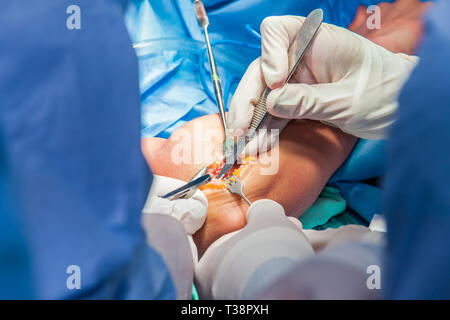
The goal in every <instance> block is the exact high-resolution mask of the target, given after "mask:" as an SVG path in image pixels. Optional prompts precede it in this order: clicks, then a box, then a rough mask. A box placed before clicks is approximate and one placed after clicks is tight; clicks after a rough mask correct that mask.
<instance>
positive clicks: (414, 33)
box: [348, 0, 432, 54]
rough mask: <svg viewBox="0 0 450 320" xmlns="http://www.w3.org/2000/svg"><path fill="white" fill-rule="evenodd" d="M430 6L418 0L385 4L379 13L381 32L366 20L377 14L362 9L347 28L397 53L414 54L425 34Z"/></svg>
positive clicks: (380, 7)
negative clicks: (372, 27)
mask: <svg viewBox="0 0 450 320" xmlns="http://www.w3.org/2000/svg"><path fill="white" fill-rule="evenodd" d="M431 5H432V3H431V2H429V1H426V2H420V1H418V0H397V1H395V2H394V3H387V2H382V3H380V4H379V5H378V7H379V9H380V21H381V28H380V29H369V28H368V26H367V19H368V17H370V16H371V15H373V14H374V12H369V13H368V12H367V7H365V6H359V7H358V10H357V12H356V15H355V19H354V20H353V22H352V23H351V24H350V26H349V27H348V28H349V29H350V30H351V31H353V32H356V33H358V34H360V35H361V36H363V37H365V38H367V39H369V40H371V41H373V42H375V43H376V44H378V45H380V46H382V47H384V48H386V49H388V50H389V51H392V52H395V53H406V54H414V53H415V52H416V48H417V46H418V44H419V43H420V40H421V38H422V34H423V28H424V26H423V15H424V14H425V13H426V11H427V10H428V8H429V7H430V6H431Z"/></svg>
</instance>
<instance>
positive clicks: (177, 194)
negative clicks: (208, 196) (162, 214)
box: [162, 174, 211, 200]
mask: <svg viewBox="0 0 450 320" xmlns="http://www.w3.org/2000/svg"><path fill="white" fill-rule="evenodd" d="M210 181H211V176H210V175H209V174H204V175H202V176H200V177H198V178H197V177H195V176H194V179H192V180H191V181H190V182H188V183H186V184H185V185H183V186H181V187H179V188H177V189H175V190H173V191H171V192H169V193H167V194H165V195H163V196H162V198H165V199H169V200H176V199H186V198H190V197H191V196H192V195H193V194H194V192H195V191H196V190H197V189H198V188H199V187H201V186H203V185H205V184H207V183H208V182H210Z"/></svg>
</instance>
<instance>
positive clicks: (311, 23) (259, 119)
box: [218, 9, 323, 179]
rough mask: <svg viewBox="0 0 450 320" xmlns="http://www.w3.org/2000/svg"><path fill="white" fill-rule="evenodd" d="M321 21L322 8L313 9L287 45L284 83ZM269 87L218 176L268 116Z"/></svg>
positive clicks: (227, 168) (289, 78) (220, 176)
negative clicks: (286, 71) (287, 72)
mask: <svg viewBox="0 0 450 320" xmlns="http://www.w3.org/2000/svg"><path fill="white" fill-rule="evenodd" d="M322 21H323V11H322V9H316V10H313V11H312V12H311V13H310V14H309V15H308V16H307V17H306V19H305V21H304V22H303V25H302V27H301V28H300V31H299V32H298V34H297V36H296V37H295V39H294V40H293V41H292V43H291V44H290V46H289V49H288V65H289V70H290V72H289V74H288V76H287V78H286V80H285V82H284V83H285V84H286V83H288V82H289V80H291V78H292V76H293V75H294V73H295V71H296V70H297V67H298V65H299V63H300V61H301V60H302V58H303V56H304V55H305V52H306V50H307V49H308V47H309V45H310V43H311V41H312V40H313V38H314V36H315V34H316V33H317V30H319V27H320V25H321V24H322ZM270 91H271V90H270V88H269V87H267V86H266V88H265V89H264V92H263V93H262V95H261V96H260V98H259V100H258V102H257V104H256V106H255V109H254V111H253V118H252V121H251V123H250V127H249V131H248V132H249V133H248V135H247V137H243V138H240V139H238V140H237V142H236V141H234V140H233V142H234V145H233V147H232V149H233V151H232V153H231V154H228V155H227V156H226V162H225V165H224V166H223V168H222V170H221V171H220V173H219V176H218V178H219V179H220V178H222V177H223V176H224V175H225V174H226V173H227V172H228V171H229V170H230V169H231V168H232V167H233V165H234V163H235V162H236V159H237V157H238V155H239V154H240V153H241V152H242V151H243V150H244V148H245V145H246V144H247V143H248V141H250V140H251V139H253V138H254V137H255V136H256V133H257V131H258V130H259V128H260V127H261V125H262V124H263V123H264V121H265V120H266V119H267V118H268V117H269V116H270V115H269V113H268V112H267V106H266V99H267V96H268V95H269V93H270Z"/></svg>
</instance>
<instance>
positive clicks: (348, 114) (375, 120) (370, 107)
mask: <svg viewBox="0 0 450 320" xmlns="http://www.w3.org/2000/svg"><path fill="white" fill-rule="evenodd" d="M304 19H305V18H303V17H296V16H282V17H269V18H266V19H265V20H264V21H263V23H262V24H261V36H262V57H261V58H258V59H257V60H255V61H254V62H253V63H252V64H251V65H250V67H249V68H248V70H247V72H246V74H245V75H244V77H243V78H242V80H241V82H240V84H239V87H238V88H237V90H236V93H235V94H234V96H233V99H232V101H231V105H230V111H229V116H228V126H229V128H230V129H234V131H241V132H242V130H245V129H246V128H247V127H248V126H249V124H250V121H251V118H252V115H253V109H254V104H255V103H256V101H257V100H258V98H259V96H260V94H261V93H262V91H263V88H264V83H266V84H267V85H268V86H269V87H270V88H271V89H272V92H271V93H270V94H269V95H268V97H267V109H268V111H269V112H270V113H271V114H272V115H274V116H277V117H281V118H287V119H293V118H297V119H302V118H305V119H313V120H319V121H322V122H325V123H327V124H330V125H333V126H336V127H338V128H340V129H341V130H342V131H344V132H347V133H350V134H352V135H355V136H357V137H361V138H366V139H382V138H384V137H385V135H386V129H387V128H388V127H389V126H390V125H391V124H392V122H393V121H394V111H395V109H396V107H397V96H398V93H399V90H400V89H401V87H402V85H403V83H404V82H405V81H406V79H407V78H408V76H409V74H410V72H411V70H412V69H413V68H414V67H415V65H416V63H417V61H418V58H417V57H414V56H408V55H405V54H399V53H398V54H394V53H392V52H390V51H388V50H386V49H384V48H382V47H380V46H378V45H376V44H374V43H373V42H371V41H369V40H367V39H365V38H363V37H361V36H359V35H357V34H355V33H353V32H351V31H349V30H347V29H343V28H340V27H337V26H334V25H330V24H326V23H324V24H322V26H321V27H320V29H319V31H318V32H317V34H316V37H315V38H314V40H313V41H312V43H311V46H310V48H309V49H308V52H307V54H306V55H305V56H304V57H303V60H302V62H301V64H300V65H299V67H298V69H297V72H296V73H295V75H294V77H293V79H292V80H291V82H292V83H289V84H287V85H283V82H284V80H285V79H286V77H287V75H288V58H287V50H288V47H289V44H290V42H291V41H292V40H293V39H294V37H295V35H296V34H297V33H298V31H299V29H300V27H301V26H302V24H303V21H304ZM239 129H240V130H239Z"/></svg>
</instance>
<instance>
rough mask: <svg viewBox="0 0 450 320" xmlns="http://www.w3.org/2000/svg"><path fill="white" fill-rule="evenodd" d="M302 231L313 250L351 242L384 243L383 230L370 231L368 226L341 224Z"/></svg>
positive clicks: (316, 250)
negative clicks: (335, 226)
mask: <svg viewBox="0 0 450 320" xmlns="http://www.w3.org/2000/svg"><path fill="white" fill-rule="evenodd" d="M303 233H304V234H305V236H306V238H308V241H309V242H310V244H311V245H312V247H313V248H314V251H315V252H318V251H322V250H325V249H328V248H331V247H334V246H337V245H343V244H346V243H352V242H365V243H372V244H377V245H382V244H383V243H384V233H383V232H378V231H372V230H371V229H370V228H367V227H364V226H359V225H354V224H349V225H345V226H341V227H339V228H336V229H334V228H328V229H325V230H304V231H303Z"/></svg>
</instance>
